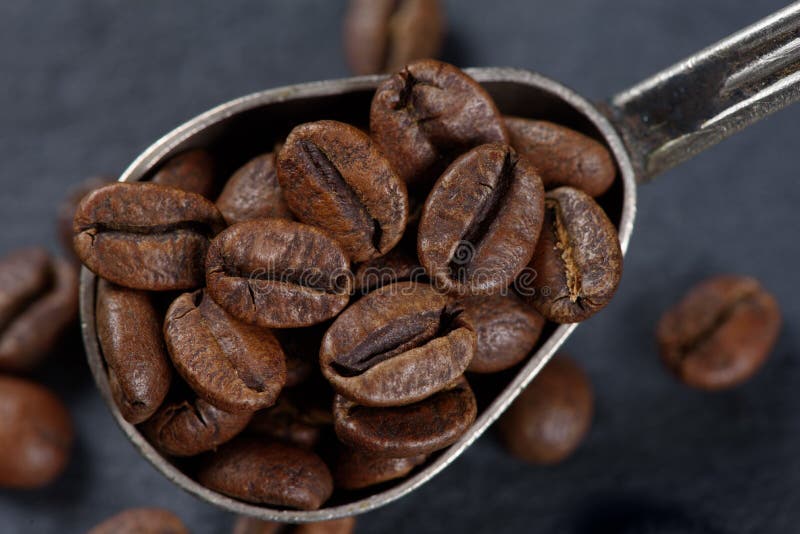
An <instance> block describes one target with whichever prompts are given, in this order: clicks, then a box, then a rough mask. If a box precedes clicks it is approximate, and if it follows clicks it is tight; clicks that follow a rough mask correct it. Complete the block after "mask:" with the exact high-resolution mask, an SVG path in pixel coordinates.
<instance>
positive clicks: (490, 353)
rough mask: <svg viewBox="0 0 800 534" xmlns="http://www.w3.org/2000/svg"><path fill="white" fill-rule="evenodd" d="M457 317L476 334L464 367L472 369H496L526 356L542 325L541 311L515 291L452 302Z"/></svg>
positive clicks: (498, 369)
mask: <svg viewBox="0 0 800 534" xmlns="http://www.w3.org/2000/svg"><path fill="white" fill-rule="evenodd" d="M453 310H458V311H461V313H460V315H459V319H461V320H462V321H463V322H464V323H465V324H469V325H470V326H471V327H472V329H473V330H474V331H475V333H476V334H477V336H478V345H477V349H476V350H475V356H474V357H473V358H472V361H471V362H470V364H469V367H467V370H468V371H472V372H473V373H495V372H497V371H502V370H504V369H508V368H509V367H512V366H514V365H516V364H518V363H519V362H521V361H522V360H524V359H525V357H527V356H528V355H529V354H530V353H531V351H532V350H533V347H534V346H535V345H536V342H537V341H538V340H539V336H540V335H541V333H542V328H544V324H545V320H544V317H542V315H541V314H539V313H538V312H537V311H536V310H534V309H533V308H532V307H531V306H528V305H527V304H525V303H524V302H522V300H521V299H520V298H519V297H517V296H516V295H514V294H510V295H493V296H491V297H470V298H467V299H464V300H461V301H459V302H457V303H456V304H455V305H453Z"/></svg>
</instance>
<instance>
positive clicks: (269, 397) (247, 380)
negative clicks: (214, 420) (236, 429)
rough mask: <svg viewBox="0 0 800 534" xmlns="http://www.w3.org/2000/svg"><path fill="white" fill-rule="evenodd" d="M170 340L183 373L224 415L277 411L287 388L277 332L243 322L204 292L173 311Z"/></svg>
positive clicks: (167, 334) (184, 297)
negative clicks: (284, 385) (272, 408)
mask: <svg viewBox="0 0 800 534" xmlns="http://www.w3.org/2000/svg"><path fill="white" fill-rule="evenodd" d="M164 336H165V338H166V341H167V348H168V349H169V354H170V356H171V357H172V362H173V363H174V364H175V368H176V369H177V371H178V373H180V375H181V376H182V377H183V379H184V380H186V382H187V383H188V384H189V385H190V386H191V388H192V389H193V390H194V391H195V392H196V393H197V394H198V396H199V397H200V398H202V399H203V400H205V401H206V402H209V403H211V404H213V405H214V406H216V407H218V408H221V409H222V410H225V411H229V412H242V411H250V412H253V411H256V410H258V409H261V408H266V407H268V406H272V405H273V404H274V403H275V400H276V399H277V398H278V394H279V393H280V391H281V389H282V388H283V384H284V383H285V382H286V362H285V358H284V355H283V350H281V346H280V344H279V343H278V340H277V339H275V336H274V335H273V334H272V332H270V331H269V330H266V329H264V328H260V327H257V326H253V325H249V324H245V323H242V322H240V321H237V320H236V319H234V318H233V317H231V316H230V315H228V314H227V313H226V312H225V311H224V310H223V309H222V308H221V307H220V306H219V305H218V304H217V303H216V302H214V301H213V299H211V298H210V297H209V296H208V295H206V294H205V293H204V291H202V290H201V291H196V292H194V293H184V294H183V295H181V296H180V297H178V298H177V299H176V300H175V302H174V303H173V304H172V306H170V308H169V310H168V311H167V317H166V319H165V321H164Z"/></svg>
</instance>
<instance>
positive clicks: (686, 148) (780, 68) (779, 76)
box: [81, 2, 800, 522]
mask: <svg viewBox="0 0 800 534" xmlns="http://www.w3.org/2000/svg"><path fill="white" fill-rule="evenodd" d="M467 72H468V73H469V74H470V75H471V76H473V77H474V78H475V79H476V80H478V81H479V82H480V83H482V84H483V85H484V86H485V87H486V89H487V90H488V91H489V92H490V93H491V94H492V96H493V97H494V99H495V100H496V102H497V104H498V106H499V108H500V110H501V111H502V112H503V113H506V114H513V115H520V116H528V117H536V118H544V119H549V120H551V121H554V122H558V123H562V124H566V125H568V126H571V127H573V128H576V129H579V130H581V131H583V132H584V133H588V134H590V135H592V136H594V137H596V138H597V139H600V140H602V141H603V142H605V144H606V145H607V147H608V148H609V149H610V151H611V152H612V154H613V156H614V157H615V159H616V163H617V167H618V169H619V180H617V184H616V185H615V186H614V188H613V189H612V190H611V192H610V193H609V194H607V195H606V197H605V200H604V203H605V208H606V209H607V210H608V211H609V213H610V215H611V217H612V220H614V221H615V222H616V223H617V226H618V228H619V236H620V241H621V243H622V249H623V251H625V250H626V249H627V246H628V241H629V239H630V235H631V231H632V230H633V220H634V215H635V213H636V184H637V183H643V182H646V181H648V180H650V179H652V178H653V177H654V176H656V175H657V174H659V173H661V172H663V171H666V170H667V169H669V168H671V167H673V166H675V165H677V164H679V163H681V162H682V161H684V160H686V159H688V158H690V157H692V156H693V155H695V154H697V153H699V152H701V151H702V150H705V149H706V148H708V147H710V146H711V145H713V144H715V143H717V142H719V141H721V140H723V139H725V138H726V137H728V136H730V135H731V134H733V133H735V132H736V131H738V130H740V129H742V128H744V127H745V126H747V125H749V124H751V123H753V122H755V121H757V120H759V119H761V118H762V117H764V116H766V115H768V114H770V113H772V112H774V111H777V110H779V109H781V108H783V107H784V106H786V105H788V104H790V103H792V102H794V101H795V100H797V99H798V97H800V2H797V3H794V4H792V5H790V6H788V7H787V8H785V9H783V10H781V11H779V12H777V13H775V14H774V15H772V16H770V17H768V18H766V19H764V20H762V21H761V22H758V23H756V24H754V25H753V26H750V27H748V28H746V29H744V30H742V31H740V32H738V33H736V34H734V35H732V36H731V37H729V38H727V39H725V40H723V41H721V42H719V43H717V44H716V45H713V46H711V47H709V48H707V49H705V50H703V51H701V52H699V53H697V54H695V55H694V56H692V57H690V58H688V59H686V60H684V61H682V62H680V63H678V64H677V65H675V66H673V67H671V68H669V69H667V70H664V71H662V72H660V73H659V74H656V75H655V76H653V77H651V78H649V79H647V80H645V81H643V82H641V83H639V84H638V85H636V86H634V87H632V88H630V89H628V90H626V91H623V92H622V93H620V94H618V95H616V96H614V97H612V98H611V99H609V100H608V101H606V102H601V103H598V104H592V103H590V102H589V101H587V100H586V99H584V98H582V97H581V96H579V95H577V94H576V93H574V92H572V91H571V90H569V89H567V88H566V87H564V86H562V85H560V84H559V83H557V82H554V81H552V80H549V79H547V78H545V77H543V76H541V75H539V74H536V73H533V72H528V71H524V70H516V69H505V68H483V69H469V70H468V71H467ZM383 79H384V77H383V76H365V77H358V78H349V79H344V80H333V81H323V82H314V83H306V84H300V85H293V86H290V87H283V88H279V89H272V90H268V91H263V92H260V93H256V94H252V95H248V96H245V97H242V98H238V99H236V100H233V101H230V102H227V103H225V104H222V105H221V106H218V107H216V108H214V109H212V110H210V111H208V112H206V113H204V114H202V115H200V116H198V117H197V118H195V119H192V120H190V121H189V122H187V123H185V124H183V125H182V126H180V127H178V128H176V129H175V130H173V131H172V132H170V133H169V134H167V135H166V136H164V137H162V138H161V139H159V140H158V141H156V142H155V143H154V144H153V145H152V146H151V147H150V148H148V149H147V150H146V151H145V152H144V153H143V154H142V155H140V156H139V157H138V158H137V159H136V160H135V161H134V162H133V163H132V164H131V165H130V167H128V169H127V170H126V171H125V173H124V174H123V175H122V177H121V178H120V180H122V181H137V180H142V179H146V178H147V177H148V176H149V174H151V171H153V169H154V168H156V167H157V166H158V165H159V163H161V162H162V161H164V160H165V159H166V158H168V157H170V156H171V155H173V154H175V153H177V152H179V151H181V150H184V149H187V148H190V147H197V146H211V145H215V146H226V147H228V148H229V149H231V150H239V151H241V153H242V155H247V154H248V153H249V155H253V154H254V153H255V152H254V151H255V150H257V149H258V148H259V146H257V145H254V144H253V141H254V140H258V141H259V145H260V147H261V148H262V149H263V146H268V145H266V143H265V142H266V141H269V139H268V136H269V135H270V132H271V131H275V130H277V129H281V128H285V127H286V126H288V125H292V124H298V123H300V122H305V121H307V120H316V119H319V118H321V117H324V118H341V119H344V120H349V121H351V122H353V121H356V122H358V121H361V122H364V121H365V120H366V115H367V112H368V110H369V101H370V99H371V96H372V92H373V91H374V89H375V88H376V87H377V85H378V84H379V83H380V82H381V81H382V80H383ZM275 140H276V141H277V138H276V139H275ZM248 143H249V144H248ZM248 151H249V152H248ZM95 285H96V278H95V276H94V275H93V274H92V273H90V272H89V271H88V270H87V269H84V270H83V273H82V278H81V324H82V329H83V338H84V343H85V345H86V352H87V357H88V360H89V365H90V366H91V369H92V373H93V374H94V378H95V381H96V383H97V386H98V388H99V389H100V392H101V393H102V395H103V398H104V399H105V401H106V403H107V404H108V405H109V407H110V408H111V411H112V413H113V415H114V418H115V419H116V421H117V423H118V424H119V425H120V426H121V427H122V430H123V431H124V432H125V434H126V435H127V436H128V438H129V439H130V440H131V441H132V442H133V443H134V444H135V445H136V447H137V448H138V449H139V450H140V451H141V453H142V454H143V455H144V456H145V457H146V458H147V459H148V460H149V461H150V462H151V463H152V464H153V465H155V467H156V468H157V469H158V470H159V471H161V472H162V473H163V474H164V475H165V476H166V477H167V478H168V479H170V480H171V481H173V482H174V483H175V484H177V485H178V486H180V487H181V488H183V489H184V490H186V491H188V492H189V493H192V494H194V495H196V496H198V497H200V498H201V499H203V500H205V501H207V502H210V503H212V504H215V505H217V506H220V507H222V508H224V509H226V510H228V511H231V512H235V513H237V514H244V515H250V516H254V517H258V518H261V519H265V520H273V521H282V522H308V521H321V520H326V519H332V518H338V517H344V516H350V515H355V514H360V513H362V512H366V511H368V510H373V509H375V508H377V507H379V506H383V505H385V504H387V503H389V502H392V501H394V500H395V499H398V498H400V497H402V496H404V495H406V494H408V493H410V492H411V491H413V490H415V489H416V488H418V487H420V486H421V485H422V484H424V483H425V482H427V481H428V480H430V479H431V478H432V477H433V476H434V475H436V474H437V473H439V472H440V471H441V470H442V469H444V468H445V467H446V466H447V465H448V464H450V463H451V462H452V461H453V460H455V459H456V458H457V457H458V456H459V455H460V454H461V453H462V452H463V451H464V450H465V449H466V448H467V447H469V446H470V445H471V444H472V443H473V442H474V441H475V440H476V439H478V437H479V436H480V435H481V434H483V432H484V431H485V430H486V429H487V428H488V427H489V425H491V424H492V422H493V421H494V420H495V419H497V417H498V416H500V414H501V413H502V412H503V411H504V410H505V409H506V407H507V406H508V405H509V404H510V403H511V402H512V401H513V400H514V398H515V397H516V396H517V395H518V394H519V392H520V391H521V390H522V389H523V388H524V387H525V386H526V385H527V384H528V383H529V382H530V381H531V380H532V379H533V378H534V377H535V376H536V374H537V373H538V372H539V371H540V370H541V369H542V367H544V365H545V364H546V363H547V362H548V360H549V359H550V358H551V357H552V356H553V354H554V353H555V351H556V350H557V349H558V348H559V347H560V346H561V344H562V343H563V342H564V341H565V340H566V339H567V337H568V336H569V335H570V334H571V333H572V332H573V331H574V330H575V328H576V326H577V325H574V324H573V325H562V326H559V327H558V328H557V329H555V330H554V331H553V332H552V334H551V335H550V337H549V338H548V339H547V340H546V341H545V342H544V344H543V345H542V346H541V347H540V348H539V350H538V351H536V353H535V354H533V355H532V356H531V357H530V359H529V361H528V362H527V363H526V364H525V366H524V367H523V368H522V369H520V371H519V373H518V374H517V375H516V377H514V379H513V380H511V381H510V383H509V384H508V385H507V386H506V387H505V388H504V389H503V390H502V391H501V392H500V393H499V394H498V395H497V396H496V398H495V399H494V400H493V401H492V402H491V403H490V404H489V405H488V406H487V407H486V408H485V409H484V410H483V411H482V413H480V414H479V416H478V419H477V420H476V421H475V423H474V425H473V426H472V428H471V429H470V430H469V431H468V432H467V433H466V434H465V435H464V436H463V437H462V438H461V439H460V440H459V441H458V442H457V443H455V444H454V445H452V446H451V447H450V448H449V449H446V450H445V451H443V452H442V453H440V454H439V455H438V456H434V457H433V459H432V460H431V461H430V462H429V463H428V464H427V465H425V466H424V468H422V469H421V470H420V471H418V472H417V473H416V474H414V475H413V476H411V477H409V478H407V479H405V480H403V481H401V482H399V483H397V484H396V485H394V486H392V487H391V488H389V489H386V490H383V491H381V492H379V493H375V494H373V495H371V496H368V497H365V498H361V499H359V500H355V501H351V502H339V503H336V502H334V503H332V504H329V505H328V506H327V507H326V508H323V509H321V510H317V511H310V512H302V511H291V510H289V511H287V510H276V509H272V508H267V507H262V506H256V505H251V504H245V503H243V502H240V501H236V500H234V499H231V498H228V497H225V496H224V495H221V494H218V493H215V492H213V491H211V490H208V489H206V488H204V487H202V486H201V485H199V484H198V483H197V482H195V481H194V480H192V479H191V478H189V477H188V476H186V475H184V474H183V473H182V472H181V471H179V470H178V469H177V468H176V467H174V466H173V465H172V464H171V463H170V462H169V461H168V460H166V459H165V458H164V457H162V456H161V455H160V453H159V452H158V451H156V450H155V449H154V448H153V447H152V446H151V445H150V444H149V443H148V442H147V441H146V440H145V439H144V438H143V437H142V435H141V434H140V433H139V431H138V430H137V429H136V427H134V426H132V425H130V424H129V423H127V422H126V421H125V420H124V419H123V418H122V416H121V415H120V413H119V411H118V410H117V407H116V405H115V403H114V401H113V399H112V396H111V392H110V389H109V384H108V376H107V373H106V368H105V365H104V363H103V358H102V356H101V353H100V349H99V347H98V342H97V335H96V331H95Z"/></svg>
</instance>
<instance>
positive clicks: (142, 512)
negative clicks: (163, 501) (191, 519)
mask: <svg viewBox="0 0 800 534" xmlns="http://www.w3.org/2000/svg"><path fill="white" fill-rule="evenodd" d="M88 534H189V529H187V528H186V526H185V525H184V524H183V522H182V521H181V520H180V518H179V517H178V516H176V515H175V514H173V513H172V512H170V511H169V510H164V509H163V508H130V509H128V510H124V511H122V512H120V513H118V514H117V515H115V516H113V517H109V518H108V519H106V520H105V521H103V522H102V523H100V524H99V525H97V526H96V527H94V528H93V529H92V530H90V531H89V532H88Z"/></svg>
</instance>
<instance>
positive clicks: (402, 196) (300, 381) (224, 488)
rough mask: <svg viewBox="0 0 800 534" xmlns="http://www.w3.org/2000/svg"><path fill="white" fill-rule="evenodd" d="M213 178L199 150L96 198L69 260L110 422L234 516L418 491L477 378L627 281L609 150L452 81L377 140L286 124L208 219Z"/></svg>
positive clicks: (470, 409) (383, 106)
mask: <svg viewBox="0 0 800 534" xmlns="http://www.w3.org/2000/svg"><path fill="white" fill-rule="evenodd" d="M214 168H215V161H214V158H213V157H212V156H211V153H210V152H207V151H205V150H203V149H195V150H192V151H189V152H185V153H183V154H179V155H178V156H176V157H174V158H173V159H171V160H169V161H167V162H166V164H165V165H163V166H162V167H161V168H160V169H157V171H156V172H155V174H154V175H153V176H152V177H151V179H150V181H147V182H140V183H115V184H112V185H106V186H103V187H100V188H99V189H96V190H94V191H93V192H92V193H90V194H89V195H88V196H86V197H85V198H84V199H83V201H82V202H81V203H80V205H79V207H78V209H77V212H76V214H75V218H74V245H75V251H76V253H77V255H78V256H79V257H80V259H81V260H82V262H83V263H84V265H86V266H87V267H88V268H89V269H91V270H92V271H94V272H95V273H96V274H97V275H98V276H99V277H100V280H99V283H98V285H97V293H96V296H97V297H96V321H97V323H96V327H97V335H98V340H99V344H100V347H101V349H102V353H103V356H104V359H105V362H106V366H107V371H108V378H109V384H110V388H111V392H112V394H113V396H114V399H115V400H116V404H117V406H118V408H119V411H120V413H121V414H122V416H123V417H124V418H125V419H126V420H127V421H129V422H130V423H132V424H135V425H139V428H140V430H141V431H142V433H143V434H144V435H145V436H146V437H147V438H148V439H149V440H150V442H151V443H152V444H153V445H154V446H155V447H156V448H157V449H158V450H159V451H161V452H162V453H163V454H164V455H166V456H168V457H171V458H175V459H176V460H175V462H176V464H178V465H180V466H181V468H182V469H184V470H185V471H186V472H188V473H190V474H191V475H192V476H194V477H195V478H196V480H198V481H199V482H200V483H201V484H203V485H205V486H206V487H208V488H210V489H212V490H215V491H218V492H220V493H223V494H225V495H228V496H231V497H234V498H238V499H240V500H242V501H246V502H252V503H259V504H267V505H270V506H276V507H285V508H295V509H316V508H319V507H320V506H321V505H323V504H324V503H325V502H326V501H328V499H330V498H331V496H332V494H333V492H334V488H338V490H340V491H342V492H348V491H358V490H362V489H364V488H368V487H370V486H374V485H377V484H382V483H386V482H388V481H391V480H394V479H398V478H401V477H404V476H406V475H408V474H409V473H410V472H412V471H413V470H414V469H415V468H416V467H417V466H420V465H421V464H423V463H424V462H425V461H426V459H427V458H428V457H429V456H430V455H431V454H433V453H435V452H436V451H438V450H441V449H443V448H445V447H448V446H449V445H451V444H453V443H454V442H455V441H457V440H458V439H459V437H461V436H462V435H463V434H464V433H465V432H466V431H467V430H468V429H469V427H470V425H471V424H472V423H473V421H474V420H475V418H476V416H477V413H478V402H477V401H476V396H475V394H474V393H473V390H472V388H471V386H470V380H471V379H470V376H471V375H472V374H474V373H494V372H499V371H503V370H506V369H509V368H511V367H513V366H515V365H517V364H519V363H520V362H522V361H524V360H525V358H526V357H527V356H528V355H529V354H531V352H532V351H533V350H534V348H535V347H536V344H537V342H538V340H539V337H540V334H541V333H542V331H543V329H545V328H546V323H547V321H551V322H556V323H564V322H575V321H581V320H584V319H586V318H588V317H590V316H591V315H593V314H594V313H596V312H597V311H599V310H600V309H602V308H603V307H604V306H605V305H606V304H607V303H608V302H609V300H610V299H611V297H612V296H613V294H614V291H615V289H616V287H617V284H618V283H619V279H620V273H621V270H622V253H621V250H620V244H619V241H618V238H617V233H616V229H615V227H614V225H613V224H612V222H611V221H610V220H609V218H608V216H607V215H606V213H605V212H604V211H603V209H602V207H601V206H600V205H599V204H598V203H597V202H596V201H595V200H594V198H593V196H592V195H595V196H596V195H601V194H602V193H603V192H605V191H606V190H607V189H608V187H609V186H610V185H611V182H612V181H613V179H614V176H615V168H614V164H613V162H612V159H611V157H610V155H609V154H608V153H607V151H606V149H605V148H604V147H603V146H602V145H601V144H600V143H598V142H597V141H595V140H593V139H591V138H589V137H587V136H585V135H583V134H581V133H579V132H576V131H573V130H569V129H567V128H565V127H563V126H560V125H556V124H552V123H548V122H543V121H536V120H531V119H522V118H512V117H504V116H503V115H502V114H501V113H500V111H499V110H498V108H497V106H496V105H495V103H494V102H493V101H492V99H491V97H490V96H489V94H488V93H487V92H486V91H485V90H484V89H483V88H482V87H481V86H480V85H479V84H478V83H477V82H475V81H474V80H473V79H471V78H470V77H469V76H468V75H466V74H465V73H464V72H462V71H461V70H459V69H457V68H456V67H453V66H452V65H448V64H446V63H441V62H438V61H434V60H422V61H418V62H415V63H412V64H409V65H407V66H406V67H404V68H403V69H402V70H400V71H399V72H397V73H396V74H394V75H392V76H391V77H389V78H388V79H387V80H386V81H385V82H384V83H382V84H381V85H380V86H379V87H378V89H377V91H376V92H375V95H374V98H373V100H372V106H371V110H370V125H369V131H363V130H361V129H359V128H358V127H356V126H353V125H350V124H345V123H342V122H337V121H332V120H320V121H317V122H311V123H304V124H299V125H297V126H295V127H294V128H293V129H292V130H291V131H290V132H289V133H288V135H287V137H286V138H285V140H284V142H283V143H282V144H281V145H280V149H279V150H278V151H277V153H266V154H262V155H258V156H257V157H255V158H254V159H252V160H250V161H247V162H244V165H243V166H242V167H241V168H240V169H239V170H238V171H236V172H235V173H234V174H233V175H232V176H231V177H230V179H229V180H228V181H227V182H226V183H225V184H224V188H223V189H222V192H221V194H220V195H219V196H218V199H217V201H216V203H215V202H212V201H211V200H210V198H213V191H214V190H215V178H216V176H215V171H214ZM545 184H547V188H546V185H545ZM532 273H536V276H532ZM531 280H532V282H531ZM584 409H585V407H584ZM589 411H590V409H589ZM584 417H588V416H587V415H585V416H584ZM579 426H580V425H579ZM579 430H580V428H578V429H576V433H575V434H576V435H578V434H580V432H579ZM178 459H181V460H178Z"/></svg>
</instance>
